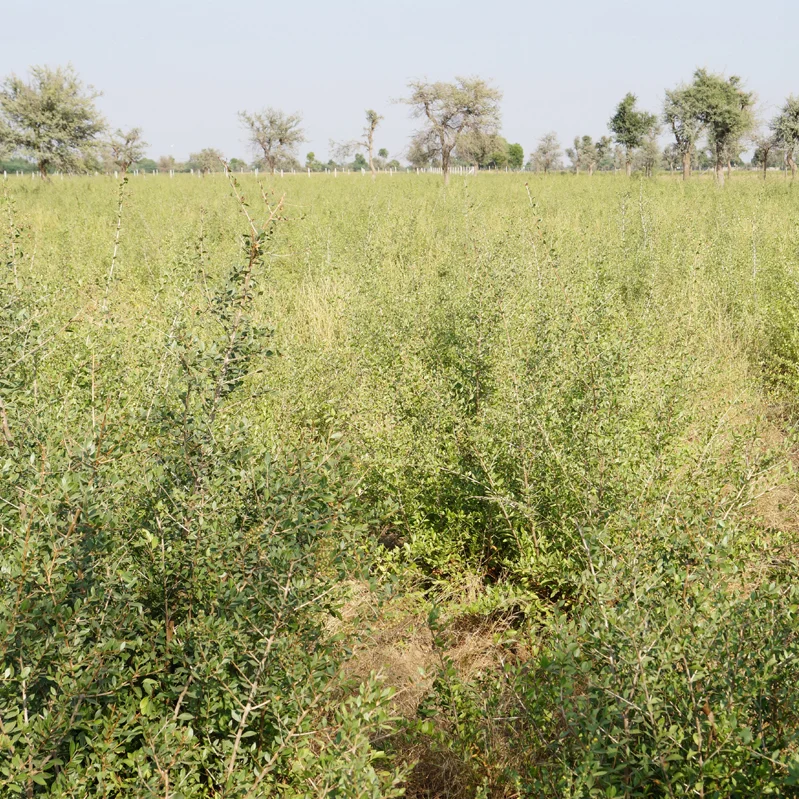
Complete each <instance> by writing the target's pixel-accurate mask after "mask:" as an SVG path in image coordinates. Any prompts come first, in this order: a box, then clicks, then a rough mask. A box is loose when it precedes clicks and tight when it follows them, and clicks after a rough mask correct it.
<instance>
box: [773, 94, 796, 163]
mask: <svg viewBox="0 0 799 799" xmlns="http://www.w3.org/2000/svg"><path fill="white" fill-rule="evenodd" d="M771 130H772V131H773V133H774V142H775V144H776V146H778V147H782V148H783V149H784V150H785V160H786V162H787V163H788V166H789V167H790V170H791V179H793V178H795V177H796V158H795V156H796V150H797V148H799V97H794V96H793V95H791V96H790V97H789V98H788V99H787V100H786V101H785V105H784V106H783V107H782V108H781V109H780V112H779V114H777V116H775V117H774V119H772V120H771Z"/></svg>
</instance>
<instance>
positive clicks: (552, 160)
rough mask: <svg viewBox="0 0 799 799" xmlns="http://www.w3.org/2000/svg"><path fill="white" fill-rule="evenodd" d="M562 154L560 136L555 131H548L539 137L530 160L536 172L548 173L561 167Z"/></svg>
mask: <svg viewBox="0 0 799 799" xmlns="http://www.w3.org/2000/svg"><path fill="white" fill-rule="evenodd" d="M562 154H563V153H562V151H561V149H560V143H559V142H558V137H557V136H556V135H555V134H554V133H546V134H544V135H543V136H542V137H541V138H540V139H539V141H538V146H537V147H536V148H535V150H534V151H533V154H532V155H531V156H530V161H531V162H532V164H533V167H534V168H535V171H536V172H543V173H544V174H546V173H547V172H550V171H551V170H554V169H560V167H561V160H560V159H561V155H562Z"/></svg>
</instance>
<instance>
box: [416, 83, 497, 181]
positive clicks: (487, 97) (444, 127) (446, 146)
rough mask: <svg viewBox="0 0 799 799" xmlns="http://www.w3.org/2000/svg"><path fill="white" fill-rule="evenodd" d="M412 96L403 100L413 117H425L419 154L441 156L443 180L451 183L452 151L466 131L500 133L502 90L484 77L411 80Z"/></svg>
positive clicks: (417, 146) (418, 148) (420, 134)
mask: <svg viewBox="0 0 799 799" xmlns="http://www.w3.org/2000/svg"><path fill="white" fill-rule="evenodd" d="M408 88H409V89H410V95H409V96H408V97H406V98H405V99H404V100H402V102H404V103H406V104H407V105H409V106H410V107H411V114H412V116H413V117H415V118H418V119H422V120H424V125H423V127H422V129H421V130H420V131H419V132H418V133H417V135H416V137H415V139H414V145H413V149H414V150H415V151H416V154H422V153H423V154H426V155H427V156H428V160H430V159H432V158H439V159H440V161H441V170H442V172H443V173H444V183H445V184H446V183H449V167H450V159H451V156H452V151H453V150H454V149H455V147H456V146H457V145H458V141H459V139H460V137H461V136H462V135H463V134H464V133H465V132H467V131H480V132H483V133H487V134H490V133H497V132H498V129H499V122H500V109H499V102H500V100H501V99H502V92H501V91H500V90H499V89H497V88H495V87H493V86H491V85H489V84H488V83H487V82H486V81H484V80H483V79H482V78H477V77H471V78H463V77H457V78H455V81H454V82H453V83H445V82H442V81H437V82H435V83H430V82H428V81H422V80H417V81H411V82H410V83H409V84H408Z"/></svg>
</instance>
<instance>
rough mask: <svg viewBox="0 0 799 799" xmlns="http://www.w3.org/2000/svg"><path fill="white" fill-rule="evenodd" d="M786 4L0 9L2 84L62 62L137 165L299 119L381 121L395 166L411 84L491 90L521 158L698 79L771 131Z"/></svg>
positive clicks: (230, 143) (789, 10) (794, 68)
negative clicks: (124, 140) (138, 151)
mask: <svg viewBox="0 0 799 799" xmlns="http://www.w3.org/2000/svg"><path fill="white" fill-rule="evenodd" d="M798 30H799V0H772V1H771V2H768V3H751V2H743V0H727V2H711V1H710V0H671V2H665V3H657V4H656V3H647V2H633V0H605V2H601V0H592V1H591V2H586V1H585V0H570V2H567V3H553V2H550V3H543V2H538V0H526V1H523V0H506V2H502V3H491V2H476V1H475V0H460V2H456V1H455V0H406V2H366V0H339V2H320V1H319V0H306V2H294V3H291V2H288V1H287V2H280V3H278V2H273V1H272V0H269V1H264V0H260V1H258V0H230V2H226V3H222V2H211V1H210V0H139V2H135V3H134V2H123V1H122V0H0V75H7V74H8V73H10V72H12V71H13V72H17V73H18V74H24V73H25V72H26V70H27V67H28V66H29V65H31V64H49V65H53V66H55V65H58V64H64V63H66V62H72V64H73V65H74V66H75V68H76V69H77V70H78V72H79V73H80V75H81V76H82V77H83V78H84V80H86V81H87V82H90V83H92V84H94V85H95V86H96V87H97V88H98V89H101V90H102V91H103V97H102V98H101V100H100V105H101V108H102V110H103V112H104V113H105V115H106V116H107V118H108V120H109V121H110V122H111V124H113V125H114V126H122V127H128V126H133V125H139V126H141V127H142V128H143V129H144V131H145V138H146V139H147V140H148V141H149V142H150V144H151V147H150V154H151V155H152V156H153V157H157V156H159V155H162V154H167V153H171V154H173V155H175V157H176V158H178V159H181V158H185V157H186V156H187V155H188V153H189V152H190V151H194V150H198V149H200V148H202V147H219V148H220V149H222V151H223V152H224V153H225V155H226V156H228V157H233V156H239V157H247V158H249V157H250V156H249V153H248V151H247V147H246V144H245V141H244V135H243V132H242V131H241V129H240V127H239V125H238V121H237V118H236V112H237V111H238V110H240V109H250V110H252V109H256V108H259V107H262V106H265V105H272V106H276V107H278V108H282V109H284V110H286V111H300V112H301V113H302V114H303V116H304V120H305V128H306V130H307V135H308V138H309V142H308V143H307V144H306V145H303V147H302V152H301V153H300V155H301V157H304V154H305V153H306V152H307V151H308V150H314V151H315V152H316V154H317V156H318V157H321V156H326V155H327V152H328V140H329V139H331V138H332V139H336V140H342V139H349V138H353V137H355V136H356V135H357V134H358V133H359V132H360V129H361V127H362V125H363V121H362V120H363V111H364V109H365V108H368V107H372V108H375V109H377V110H378V111H379V112H380V113H382V114H384V115H385V117H386V120H385V122H384V123H383V125H382V127H381V129H380V130H379V133H378V136H377V145H378V146H385V147H387V148H388V149H389V150H390V152H391V154H392V155H397V156H400V155H401V154H402V152H403V150H404V149H405V147H406V146H407V141H408V138H409V136H410V135H411V133H412V132H413V130H414V123H413V121H412V120H410V119H409V118H408V114H407V110H408V109H407V108H405V107H404V106H398V105H393V104H392V103H391V100H392V98H397V97H401V96H402V95H403V93H404V90H405V84H406V82H407V80H408V79H409V78H413V77H425V76H426V77H429V78H430V79H432V80H448V79H451V78H452V77H453V76H454V75H459V74H463V75H468V74H477V75H481V76H483V77H486V78H490V79H492V80H493V81H494V83H495V84H496V85H497V86H499V87H500V88H501V89H502V90H503V91H504V93H505V99H504V101H503V106H502V107H503V132H504V134H505V135H506V136H507V137H508V138H509V139H510V140H511V141H518V142H520V143H521V144H522V145H523V147H524V150H525V153H528V152H529V151H530V149H531V148H532V147H533V146H534V144H535V141H536V140H537V139H538V138H539V137H540V136H541V135H542V134H543V133H545V132H547V131H549V130H554V131H556V132H557V134H558V136H559V137H560V139H561V143H562V144H564V145H565V144H567V143H568V142H569V141H571V139H572V138H573V137H574V136H575V135H577V134H581V135H582V134H585V133H587V134H590V135H592V136H595V137H596V136H600V135H603V134H604V133H606V132H607V131H606V124H607V120H608V118H609V117H610V115H611V112H612V110H613V106H614V105H615V104H616V103H617V102H618V100H619V99H620V98H621V97H622V95H624V94H625V93H626V92H627V91H633V92H635V93H636V94H637V95H638V96H639V98H640V100H641V103H642V105H643V106H644V107H646V108H648V109H649V110H652V111H657V110H659V109H660V104H661V99H662V96H663V91H664V89H665V88H667V87H670V86H673V85H674V84H676V83H678V82H679V81H681V80H686V79H688V78H689V77H690V75H691V73H692V71H693V70H694V68H695V67H697V66H706V67H708V68H710V69H712V70H718V71H725V72H727V73H731V74H732V73H734V74H739V75H741V76H742V77H743V78H744V79H745V80H746V83H747V86H748V87H749V88H750V89H753V90H754V91H756V92H757V94H758V96H759V98H760V105H761V108H762V112H763V115H764V116H765V117H769V116H771V115H772V114H773V112H774V109H775V108H776V106H777V105H778V104H779V103H781V102H782V101H783V99H784V98H785V96H786V95H788V94H790V93H795V94H799V46H797V38H796V37H797V31H798Z"/></svg>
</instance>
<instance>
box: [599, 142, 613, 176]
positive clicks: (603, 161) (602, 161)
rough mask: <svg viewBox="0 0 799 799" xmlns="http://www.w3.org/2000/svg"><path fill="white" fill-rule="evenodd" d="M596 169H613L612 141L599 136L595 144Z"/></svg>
mask: <svg viewBox="0 0 799 799" xmlns="http://www.w3.org/2000/svg"><path fill="white" fill-rule="evenodd" d="M596 160H597V169H613V139H611V138H610V136H600V137H599V141H597V143H596Z"/></svg>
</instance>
